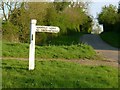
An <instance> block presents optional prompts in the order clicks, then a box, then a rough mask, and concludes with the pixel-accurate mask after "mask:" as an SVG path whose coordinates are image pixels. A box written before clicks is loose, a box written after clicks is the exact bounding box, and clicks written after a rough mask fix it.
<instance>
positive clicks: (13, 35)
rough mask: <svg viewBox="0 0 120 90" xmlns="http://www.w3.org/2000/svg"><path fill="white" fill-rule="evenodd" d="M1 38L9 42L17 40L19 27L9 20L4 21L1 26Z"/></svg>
mask: <svg viewBox="0 0 120 90" xmlns="http://www.w3.org/2000/svg"><path fill="white" fill-rule="evenodd" d="M2 31H3V39H4V40H7V41H10V42H13V41H14V42H19V29H18V27H16V26H14V25H13V24H12V23H11V22H5V23H3V26H2Z"/></svg>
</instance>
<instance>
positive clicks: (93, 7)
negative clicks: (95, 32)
mask: <svg viewBox="0 0 120 90" xmlns="http://www.w3.org/2000/svg"><path fill="white" fill-rule="evenodd" d="M119 1H120V0H114V1H111V0H109V1H107V0H106V1H105V0H102V1H99V2H97V0H96V1H94V2H92V3H91V4H90V6H89V8H90V9H89V13H90V15H92V16H93V17H94V18H97V14H98V13H100V12H101V11H102V7H103V6H105V5H106V6H109V4H112V5H114V6H116V7H118V2H119Z"/></svg>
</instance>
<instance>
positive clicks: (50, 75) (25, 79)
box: [2, 60, 118, 88]
mask: <svg viewBox="0 0 120 90" xmlns="http://www.w3.org/2000/svg"><path fill="white" fill-rule="evenodd" d="M2 86H3V88H117V87H118V70H117V68H113V67H109V66H83V65H80V64H77V63H72V62H65V61H57V60H54V61H50V60H43V61H39V60H36V67H35V70H33V71H29V70H28V61H20V60H3V61H2Z"/></svg>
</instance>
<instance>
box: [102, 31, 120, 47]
mask: <svg viewBox="0 0 120 90" xmlns="http://www.w3.org/2000/svg"><path fill="white" fill-rule="evenodd" d="M119 35H120V34H119V33H116V32H104V33H102V34H100V36H101V38H102V39H103V40H104V41H105V42H107V43H108V44H110V45H111V46H114V47H117V48H120V39H119Z"/></svg>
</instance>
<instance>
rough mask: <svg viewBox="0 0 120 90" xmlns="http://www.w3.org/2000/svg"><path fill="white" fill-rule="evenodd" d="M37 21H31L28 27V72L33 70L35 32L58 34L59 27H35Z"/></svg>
mask: <svg viewBox="0 0 120 90" xmlns="http://www.w3.org/2000/svg"><path fill="white" fill-rule="evenodd" d="M36 23H37V20H35V19H32V20H31V24H30V25H31V26H30V47H29V70H34V68H35V32H47V33H58V32H59V31H60V28H59V27H56V26H36Z"/></svg>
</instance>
